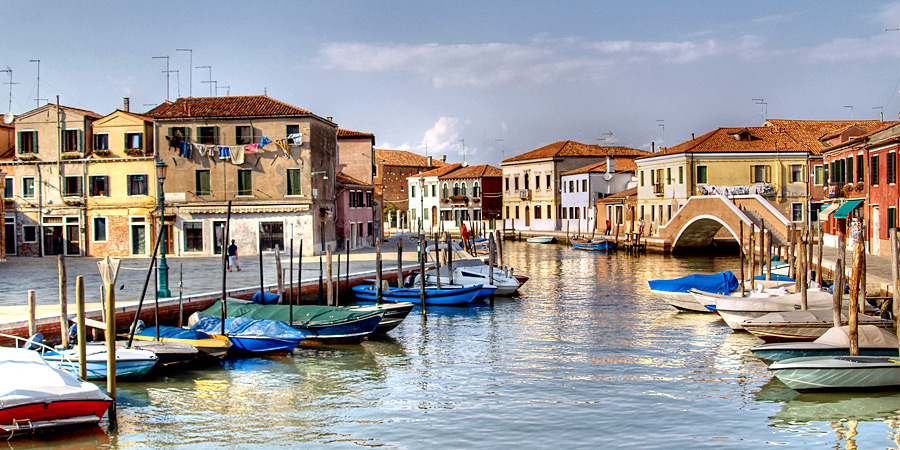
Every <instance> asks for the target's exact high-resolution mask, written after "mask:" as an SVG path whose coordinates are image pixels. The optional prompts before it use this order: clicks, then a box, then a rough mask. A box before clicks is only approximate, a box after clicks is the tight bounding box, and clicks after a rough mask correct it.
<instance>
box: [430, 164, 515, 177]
mask: <svg viewBox="0 0 900 450" xmlns="http://www.w3.org/2000/svg"><path fill="white" fill-rule="evenodd" d="M502 176H503V170H501V169H499V168H497V167H494V166H491V165H487V164H480V165H477V166H466V167H460V168H459V169H457V170H454V171H452V172H450V173H447V174H445V175H443V176H441V177H440V178H441V179H445V180H454V179H462V178H500V177H502Z"/></svg>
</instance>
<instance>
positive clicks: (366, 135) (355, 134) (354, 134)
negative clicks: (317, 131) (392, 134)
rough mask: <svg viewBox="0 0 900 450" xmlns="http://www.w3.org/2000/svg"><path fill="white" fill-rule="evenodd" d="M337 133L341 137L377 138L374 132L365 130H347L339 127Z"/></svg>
mask: <svg viewBox="0 0 900 450" xmlns="http://www.w3.org/2000/svg"><path fill="white" fill-rule="evenodd" d="M337 135H338V137H339V138H371V139H375V135H374V134H372V133H365V132H363V131H353V130H347V129H344V128H338V129H337Z"/></svg>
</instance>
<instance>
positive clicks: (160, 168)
mask: <svg viewBox="0 0 900 450" xmlns="http://www.w3.org/2000/svg"><path fill="white" fill-rule="evenodd" d="M168 168H169V166H167V165H166V163H164V162H163V161H162V160H159V161H157V162H156V180H157V189H156V191H157V192H156V194H157V197H158V200H159V232H160V233H165V232H166V202H165V200H166V196H165V194H164V193H163V182H165V181H166V169H168ZM159 246H160V249H159V254H160V258H159V268H157V272H159V291H158V292H157V295H158V296H160V297H163V298H168V297H171V296H172V293H171V292H170V291H169V265H168V264H166V239H165V236H163V239H160V242H159Z"/></svg>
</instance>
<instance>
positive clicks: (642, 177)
mask: <svg viewBox="0 0 900 450" xmlns="http://www.w3.org/2000/svg"><path fill="white" fill-rule="evenodd" d="M643 186H644V171H643V170H642V171H641V187H643Z"/></svg>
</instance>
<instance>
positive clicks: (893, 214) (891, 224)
mask: <svg viewBox="0 0 900 450" xmlns="http://www.w3.org/2000/svg"><path fill="white" fill-rule="evenodd" d="M887 227H888V230H891V229H894V228H897V208H894V207H893V206H891V207H889V208H888V215H887Z"/></svg>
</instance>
